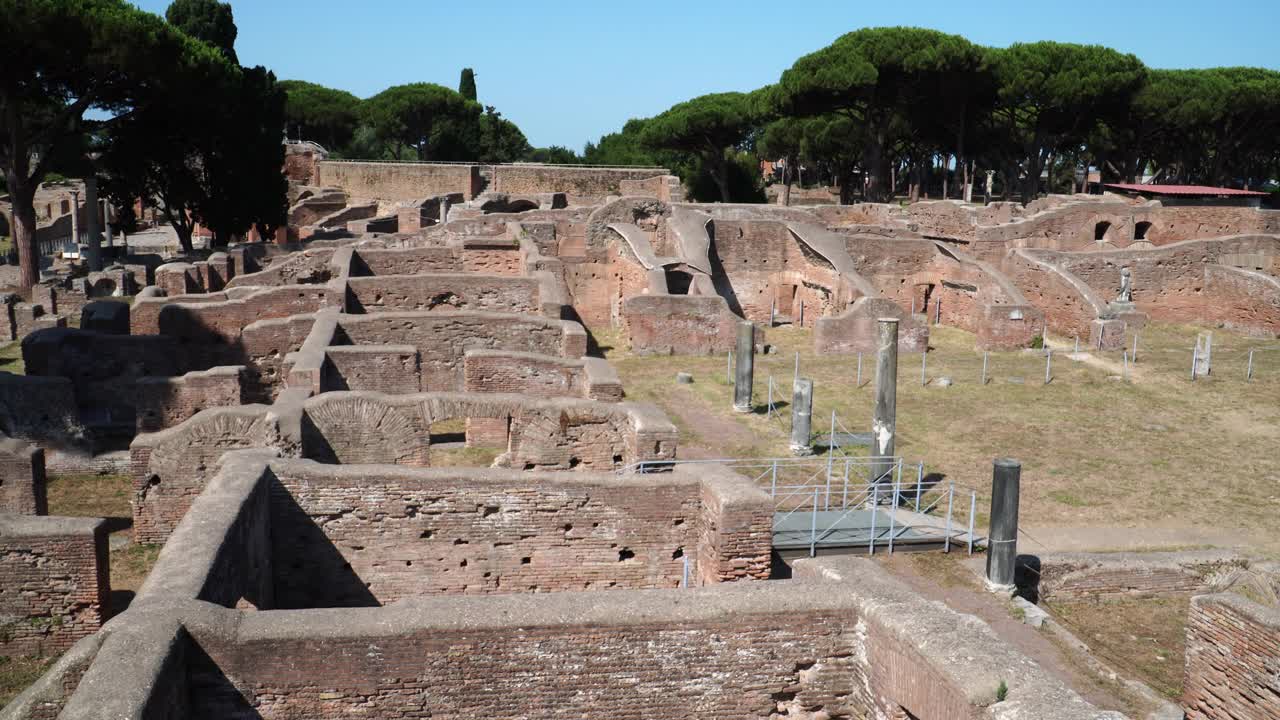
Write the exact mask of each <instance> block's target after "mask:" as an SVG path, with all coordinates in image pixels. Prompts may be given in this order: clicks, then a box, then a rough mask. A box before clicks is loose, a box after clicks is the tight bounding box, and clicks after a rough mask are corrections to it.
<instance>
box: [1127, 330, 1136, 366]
mask: <svg viewBox="0 0 1280 720" xmlns="http://www.w3.org/2000/svg"><path fill="white" fill-rule="evenodd" d="M1129 359H1130V360H1132V361H1133V364H1134V365H1137V364H1138V333H1134V334H1133V352H1131V353H1129Z"/></svg>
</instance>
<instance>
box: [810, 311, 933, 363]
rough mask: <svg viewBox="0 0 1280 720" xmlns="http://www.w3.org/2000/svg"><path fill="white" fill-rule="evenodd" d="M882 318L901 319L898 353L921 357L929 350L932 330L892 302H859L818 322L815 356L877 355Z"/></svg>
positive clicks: (814, 341)
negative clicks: (878, 328) (878, 323)
mask: <svg viewBox="0 0 1280 720" xmlns="http://www.w3.org/2000/svg"><path fill="white" fill-rule="evenodd" d="M881 318H897V319H898V352H902V353H918V352H924V351H925V350H927V349H928V347H929V326H928V325H926V324H922V323H920V322H919V321H917V320H916V319H915V318H913V317H912V316H911V314H910V313H909V312H907V311H906V310H903V309H902V307H901V306H899V305H898V304H897V303H895V302H893V301H892V300H888V299H886V298H881V297H861V298H858V299H857V301H855V302H854V303H853V304H852V305H850V306H849V309H848V310H845V311H844V312H842V313H840V314H839V315H833V316H829V317H822V318H818V322H817V327H816V328H815V330H814V333H813V348H814V352H816V353H818V354H819V355H835V354H842V355H848V354H853V353H864V354H874V353H875V352H876V333H877V330H876V327H877V321H878V320H880V319H881Z"/></svg>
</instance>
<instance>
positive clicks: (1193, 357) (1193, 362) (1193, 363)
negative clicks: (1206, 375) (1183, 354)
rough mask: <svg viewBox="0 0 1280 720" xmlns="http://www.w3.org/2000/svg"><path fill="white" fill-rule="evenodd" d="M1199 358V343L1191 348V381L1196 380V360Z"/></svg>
mask: <svg viewBox="0 0 1280 720" xmlns="http://www.w3.org/2000/svg"><path fill="white" fill-rule="evenodd" d="M1199 359H1200V343H1196V346H1195V347H1194V348H1192V350H1191V382H1195V381H1196V361H1197V360H1199Z"/></svg>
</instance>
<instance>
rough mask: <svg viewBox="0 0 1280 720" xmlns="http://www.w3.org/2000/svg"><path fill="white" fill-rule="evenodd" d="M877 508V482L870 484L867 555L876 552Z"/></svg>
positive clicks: (878, 501) (878, 490) (878, 488)
mask: <svg viewBox="0 0 1280 720" xmlns="http://www.w3.org/2000/svg"><path fill="white" fill-rule="evenodd" d="M879 508H880V486H879V485H878V484H877V485H872V486H871V537H870V542H869V543H868V544H867V554H868V555H875V554H876V513H877V512H879Z"/></svg>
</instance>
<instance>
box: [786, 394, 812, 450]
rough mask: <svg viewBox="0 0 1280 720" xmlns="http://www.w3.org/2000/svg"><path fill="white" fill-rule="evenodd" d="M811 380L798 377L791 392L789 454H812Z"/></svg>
mask: <svg viewBox="0 0 1280 720" xmlns="http://www.w3.org/2000/svg"><path fill="white" fill-rule="evenodd" d="M812 435H813V381H812V380H810V379H809V378H799V379H798V380H796V382H795V387H794V388H793V389H792V392H791V454H792V455H812V454H813V445H812V444H810V442H809V440H810V438H811V436H812Z"/></svg>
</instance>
